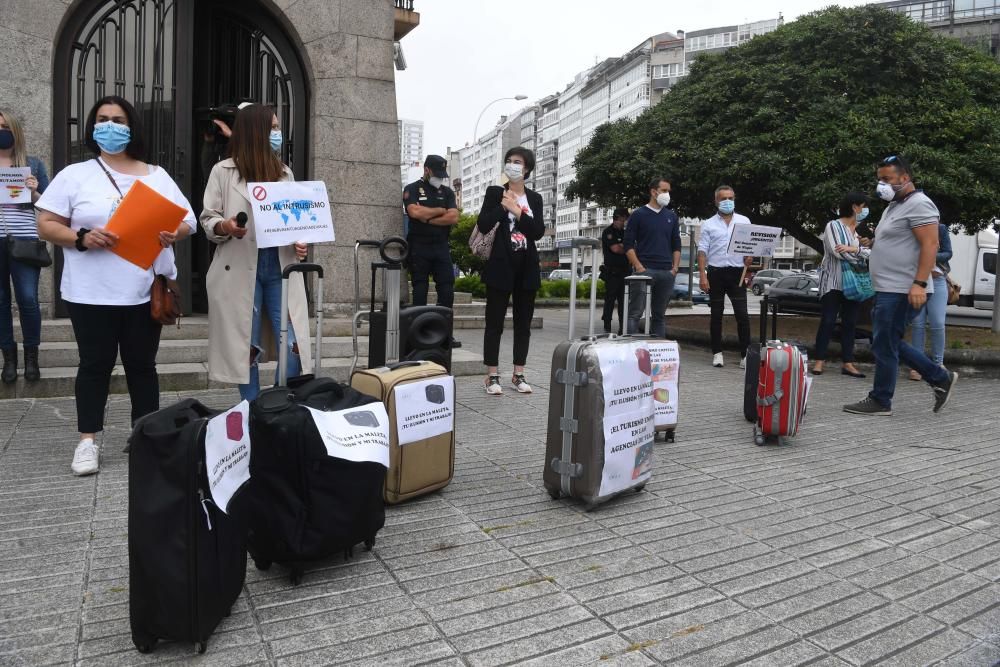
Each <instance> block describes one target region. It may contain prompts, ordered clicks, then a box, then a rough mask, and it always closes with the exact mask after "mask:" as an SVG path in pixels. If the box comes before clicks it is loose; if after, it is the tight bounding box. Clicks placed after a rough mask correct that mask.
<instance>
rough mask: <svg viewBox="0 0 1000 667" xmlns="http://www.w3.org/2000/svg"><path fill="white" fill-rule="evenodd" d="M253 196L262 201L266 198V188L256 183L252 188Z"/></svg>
mask: <svg viewBox="0 0 1000 667" xmlns="http://www.w3.org/2000/svg"><path fill="white" fill-rule="evenodd" d="M253 198H254V199H256V200H257V201H264V200H265V199H267V190H265V189H264V186H262V185H258V186H257V187H255V188H254V189H253Z"/></svg>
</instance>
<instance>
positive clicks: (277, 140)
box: [270, 130, 282, 153]
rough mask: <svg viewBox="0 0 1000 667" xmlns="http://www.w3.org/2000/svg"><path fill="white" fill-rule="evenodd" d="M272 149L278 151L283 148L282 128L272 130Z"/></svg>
mask: <svg viewBox="0 0 1000 667" xmlns="http://www.w3.org/2000/svg"><path fill="white" fill-rule="evenodd" d="M270 139H271V150H272V151H274V152H275V153H277V152H278V151H280V150H281V141H282V136H281V130H271V137H270Z"/></svg>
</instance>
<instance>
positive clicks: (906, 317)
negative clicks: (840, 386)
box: [868, 292, 948, 408]
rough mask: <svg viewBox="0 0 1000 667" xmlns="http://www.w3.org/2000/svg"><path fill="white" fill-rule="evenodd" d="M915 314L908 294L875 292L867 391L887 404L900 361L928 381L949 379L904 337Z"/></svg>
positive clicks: (893, 387) (887, 406)
mask: <svg viewBox="0 0 1000 667" xmlns="http://www.w3.org/2000/svg"><path fill="white" fill-rule="evenodd" d="M916 314H917V313H916V311H914V310H913V308H912V307H911V306H910V301H909V297H908V295H906V294H894V293H890V292H876V293H875V307H874V308H873V309H872V328H873V331H872V354H873V355H875V386H874V387H873V388H872V390H871V393H869V394H868V395H869V396H870V397H871V398H872V399H874V400H875V401H878V403H879V404H881V405H882V406H884V407H886V408H891V407H892V396H893V394H894V393H896V376H897V375H898V373H899V362H900V361H902V362H903V363H904V364H906V365H907V366H909V367H910V368H912V369H913V370H915V371H917V372H918V373H920V375H921V376H923V378H924V381H926V382H927V383H928V384H931V385H937V384H941V383H943V382H946V381H947V380H948V372H947V371H946V370H945V369H944V368H942V367H941V366H938V365H937V364H936V363H934V362H933V361H931V360H930V359H929V358H928V357H927V355H925V354H924V353H923V352H922V351H921V350H918V349H916V348H914V347H913V346H912V345H910V344H909V343H907V342H906V341H905V340H903V336H904V335H905V334H906V327H908V326H909V325H910V322H912V321H913V318H914V316H915V315H916Z"/></svg>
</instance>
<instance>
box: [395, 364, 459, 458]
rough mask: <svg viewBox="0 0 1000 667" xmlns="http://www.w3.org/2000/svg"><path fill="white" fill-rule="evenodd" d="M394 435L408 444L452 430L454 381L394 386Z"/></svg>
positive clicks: (447, 378) (431, 380) (447, 377)
mask: <svg viewBox="0 0 1000 667" xmlns="http://www.w3.org/2000/svg"><path fill="white" fill-rule="evenodd" d="M394 391H395V394H396V433H397V434H398V435H399V444H400V445H408V444H410V443H413V442H420V441H421V440H426V439H427V438H433V437H434V436H436V435H441V434H443V433H451V432H452V431H454V430H455V378H454V377H452V376H451V375H448V376H446V377H443V378H433V379H430V380H424V381H423V382H412V383H410V384H402V385H397V386H396V388H395V389H394Z"/></svg>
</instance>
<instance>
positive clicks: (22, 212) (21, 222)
mask: <svg viewBox="0 0 1000 667" xmlns="http://www.w3.org/2000/svg"><path fill="white" fill-rule="evenodd" d="M0 234H3V235H4V236H20V237H24V238H38V224H37V223H36V222H35V207H34V206H31V205H30V204H0Z"/></svg>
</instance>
